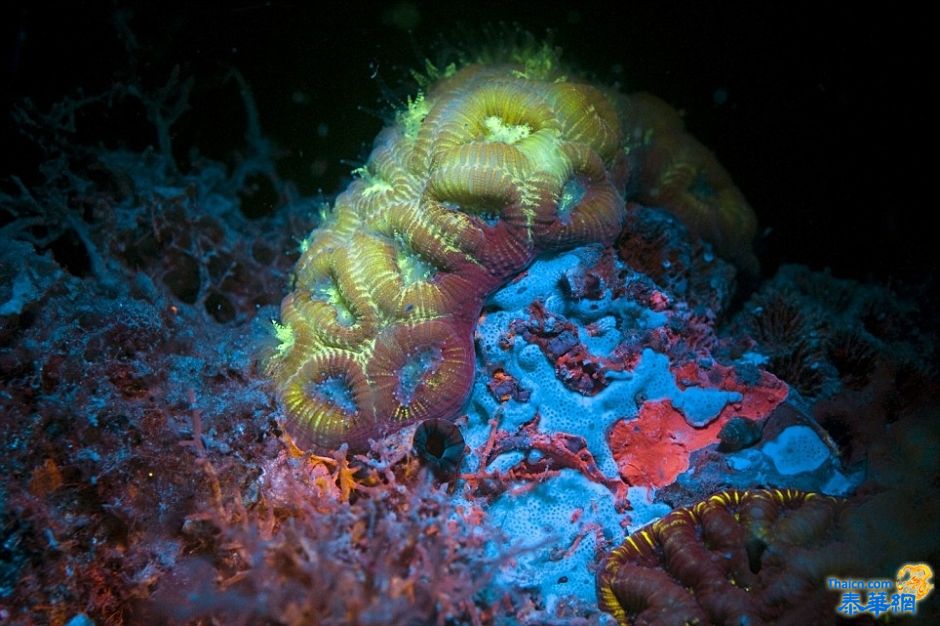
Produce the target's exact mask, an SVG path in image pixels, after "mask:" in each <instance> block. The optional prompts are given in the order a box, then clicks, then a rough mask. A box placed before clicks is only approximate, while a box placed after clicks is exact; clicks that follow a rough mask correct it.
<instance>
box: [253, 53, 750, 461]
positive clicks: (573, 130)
mask: <svg viewBox="0 0 940 626" xmlns="http://www.w3.org/2000/svg"><path fill="white" fill-rule="evenodd" d="M541 54H542V55H543V58H542V59H541V62H540V63H531V62H530V63H525V62H523V63H517V64H511V63H506V64H479V63H478V64H470V65H467V66H466V67H463V68H462V69H460V70H459V71H457V70H456V69H454V68H450V69H448V70H446V71H444V72H442V73H440V72H438V73H439V74H442V75H443V78H442V79H441V80H439V81H438V82H437V83H436V84H434V85H432V86H431V87H430V89H429V90H428V93H427V94H426V95H425V94H419V95H418V97H416V98H415V99H414V100H412V101H410V102H409V106H408V108H407V110H406V111H404V112H402V113H401V114H399V116H398V119H397V123H396V124H395V125H394V126H392V127H390V128H387V129H385V130H384V131H383V132H382V133H381V134H380V135H379V137H378V138H377V140H376V144H375V148H374V150H373V152H372V154H371V156H370V157H369V159H368V162H367V163H366V165H365V166H364V167H362V168H360V169H359V170H357V172H358V173H359V174H360V176H359V178H358V179H357V180H355V181H354V182H353V183H352V184H351V185H350V186H349V188H348V189H347V190H346V191H345V192H343V193H342V194H340V195H339V196H338V197H337V199H336V202H335V206H334V208H333V211H332V214H331V216H330V217H329V219H328V220H327V221H326V222H325V223H324V224H323V225H322V226H321V227H320V228H318V229H316V230H314V231H313V233H312V234H311V235H310V237H309V238H308V239H307V240H306V241H305V242H304V248H305V249H304V252H303V255H302V256H301V258H300V260H299V261H298V263H297V266H296V268H295V278H296V281H295V286H294V291H293V292H292V293H291V294H289V295H288V296H287V297H286V298H285V299H284V301H283V303H282V305H281V318H282V320H281V321H282V324H281V325H279V327H278V329H279V333H278V334H279V336H280V338H281V340H282V343H281V345H280V346H279V348H278V350H277V354H276V355H274V356H273V357H272V359H271V363H270V371H271V374H272V376H273V378H274V380H275V382H276V385H277V389H278V392H279V394H280V397H281V399H282V401H283V404H284V405H285V407H286V412H287V414H288V415H289V418H290V423H289V428H290V430H291V432H292V434H293V435H294V436H295V437H296V438H297V440H298V442H299V443H300V444H301V445H304V446H309V445H317V446H323V447H335V446H337V445H339V444H340V443H343V442H346V443H348V444H349V446H350V447H351V448H352V449H363V448H365V447H366V446H367V442H368V440H369V439H370V438H376V437H379V436H381V435H383V434H385V433H387V432H392V431H395V430H397V429H399V428H401V427H402V426H404V425H406V424H409V423H413V422H417V421H421V420H425V419H433V418H444V419H450V418H452V417H453V416H454V415H456V413H457V412H458V411H459V410H460V408H461V406H462V404H463V402H464V400H465V399H466V397H467V394H468V393H469V390H470V386H471V383H472V378H473V371H474V350H473V341H472V333H473V329H474V326H475V324H476V322H477V318H478V316H479V313H480V309H481V306H482V304H483V300H484V298H485V297H486V296H487V295H488V294H490V293H491V292H492V291H493V290H495V289H496V288H498V287H499V286H501V285H503V284H505V283H506V282H507V281H508V280H509V279H511V278H513V277H514V276H516V275H517V274H519V273H520V272H521V271H522V270H523V269H525V267H526V266H527V265H528V264H529V263H531V262H532V260H533V259H535V257H536V256H537V255H538V254H540V253H543V252H547V251H553V250H561V249H566V248H570V247H573V246H577V245H581V244H585V243H592V242H597V243H602V244H610V243H612V242H613V241H614V240H615V238H616V237H617V236H618V234H619V233H620V231H621V227H622V225H623V222H624V219H625V214H626V212H625V200H626V199H627V198H628V197H630V196H631V195H632V196H635V197H636V198H638V199H640V200H649V201H651V202H655V203H656V204H658V205H661V206H664V207H665V208H667V209H668V210H670V211H673V212H674V213H675V214H677V215H678V216H679V217H680V218H681V219H683V220H684V221H686V222H688V223H689V224H690V227H691V228H692V230H693V231H694V232H695V233H696V234H699V235H702V236H704V237H705V238H708V239H711V240H713V241H714V242H715V244H716V245H717V246H718V249H719V250H720V251H722V252H726V253H729V254H731V253H733V252H734V251H737V254H736V255H735V256H736V259H737V260H738V261H739V263H740V264H741V265H742V266H744V267H752V266H753V263H752V262H751V261H752V257H751V256H750V239H751V237H752V236H753V233H754V226H755V220H754V216H753V213H752V211H751V209H750V207H749V206H748V205H747V203H746V202H745V201H744V199H743V196H742V195H741V193H740V192H739V191H738V190H737V189H736V188H735V187H734V185H733V184H732V183H731V182H730V178H729V177H728V175H727V173H726V172H725V171H724V169H722V168H721V166H720V165H718V163H717V162H716V161H715V160H714V158H713V156H712V155H711V154H710V153H709V152H708V151H707V150H706V149H705V148H704V147H702V146H701V145H700V144H699V143H698V142H697V141H695V140H694V139H693V138H692V137H691V136H690V135H688V134H687V133H685V132H684V131H683V130H682V127H681V122H679V121H678V117H677V114H675V112H674V111H672V110H671V109H669V107H667V106H666V105H663V104H661V103H659V102H658V101H654V100H652V99H651V98H649V97H646V96H638V97H635V98H633V99H630V98H625V97H623V96H621V95H619V94H616V93H613V92H608V91H605V90H602V89H599V88H596V87H593V86H591V85H589V84H587V83H585V82H581V81H579V80H576V79H572V78H569V77H566V76H564V75H562V73H561V70H560V67H559V64H558V59H557V56H556V55H555V53H554V52H552V51H548V49H547V48H544V49H543V51H542V53H541ZM516 60H517V61H518V60H519V59H516Z"/></svg>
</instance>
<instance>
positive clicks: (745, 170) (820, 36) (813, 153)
mask: <svg viewBox="0 0 940 626" xmlns="http://www.w3.org/2000/svg"><path fill="white" fill-rule="evenodd" d="M618 4H619V6H618V7H617V8H616V9H610V8H607V9H605V8H602V7H601V6H600V5H598V4H579V6H577V7H576V6H575V4H574V3H572V4H571V5H566V4H558V3H550V2H548V3H547V2H539V3H509V2H493V1H484V2H473V3H459V4H458V3H433V4H429V5H427V6H425V5H422V4H418V3H409V2H400V3H394V2H393V3H388V4H386V5H379V4H376V5H372V4H361V3H353V2H349V3H336V4H332V5H321V7H320V8H317V9H314V8H312V6H311V5H308V4H307V3H303V2H281V1H272V2H263V1H258V2H254V1H250V0H244V1H241V2H232V3H203V4H201V5H199V6H189V7H183V6H181V5H174V3H163V2H160V3H157V2H151V3H145V2H133V3H109V2H97V3H69V6H68V7H57V6H54V5H52V4H48V3H47V4H45V5H42V4H38V5H37V4H35V3H26V2H20V3H12V4H7V5H5V7H4V9H3V14H4V15H3V19H2V20H0V22H2V28H3V40H2V41H3V49H2V54H3V66H2V71H3V78H2V80H3V88H2V98H3V113H4V116H3V118H2V131H0V132H2V134H0V141H2V145H3V150H2V153H3V165H2V169H0V178H2V179H4V180H3V182H2V183H0V184H7V181H8V179H9V175H10V174H16V175H18V176H20V177H22V178H23V179H24V180H26V181H35V180H37V179H36V176H37V173H36V166H37V164H38V162H39V154H38V152H37V150H36V149H35V146H33V145H31V144H30V143H29V142H28V141H26V140H24V139H23V138H22V136H21V135H20V134H19V133H18V132H17V128H16V126H15V124H14V123H13V121H12V119H11V117H10V116H9V114H8V112H9V110H10V108H11V106H12V105H13V104H15V103H16V102H17V101H19V100H20V99H21V98H23V97H30V98H32V99H33V100H34V101H35V102H36V103H37V104H39V105H40V106H41V107H46V106H48V105H49V104H51V103H52V102H54V101H56V100H57V99H59V98H60V97H62V96H63V95H69V94H74V93H76V90H77V89H82V90H84V93H85V94H94V93H99V92H102V91H105V90H107V89H108V88H109V86H110V85H112V84H113V83H114V82H115V81H118V80H127V79H128V77H130V76H131V75H134V74H136V75H137V76H138V77H140V79H141V81H142V82H143V84H144V85H146V86H152V87H157V86H159V85H161V84H162V83H163V82H164V81H165V80H166V77H167V76H168V75H169V74H170V72H171V70H172V68H173V67H174V66H177V65H178V66H179V68H180V72H181V75H183V76H194V77H195V84H194V89H193V93H192V98H191V104H192V109H191V110H190V111H189V112H188V113H187V114H186V115H184V116H183V117H182V118H181V119H180V122H179V124H178V125H177V126H176V127H175V130H176V135H175V136H174V142H175V148H176V150H177V152H178V153H179V156H180V158H181V160H182V162H183V163H185V160H186V156H187V154H188V151H189V148H190V147H192V146H196V147H198V148H199V150H200V151H201V152H202V153H203V154H207V155H209V156H212V157H215V158H219V159H228V160H230V161H231V160H232V159H234V158H236V157H235V156H234V155H235V154H236V153H237V151H238V149H239V148H240V147H241V146H242V145H243V132H244V112H243V109H242V106H241V102H240V100H239V98H238V96H237V91H236V86H235V84H234V82H233V81H227V82H225V81H223V80H222V79H223V78H224V76H225V75H226V72H227V71H228V69H229V68H231V67H234V68H237V69H238V70H239V71H240V72H242V73H243V74H244V76H245V77H246V79H247V80H248V83H249V84H250V85H251V87H252V89H253V90H254V95H255V98H256V100H257V103H258V109H259V114H260V121H261V124H262V128H263V131H264V132H265V133H266V134H267V136H268V137H270V138H271V139H272V140H273V141H274V142H275V143H276V145H277V146H279V147H280V149H281V152H280V155H281V156H280V158H279V161H278V167H279V171H280V173H281V175H282V176H283V177H284V178H286V179H288V180H291V181H292V182H293V183H294V184H295V185H296V186H297V187H298V188H299V189H300V190H301V191H302V192H304V193H312V192H315V191H317V190H322V191H323V192H324V193H326V194H333V193H335V192H337V191H338V190H340V189H342V188H343V186H344V185H345V184H346V182H348V180H349V171H350V170H351V169H352V168H353V167H355V165H356V163H358V162H360V161H361V160H362V159H363V158H364V156H365V155H366V154H367V151H368V147H369V145H370V143H371V141H372V138H373V137H374V136H375V134H376V132H377V131H378V130H379V129H380V128H381V127H382V126H383V125H384V122H383V119H382V117H381V114H382V113H385V114H386V115H387V112H388V111H389V110H390V109H389V103H390V102H391V103H392V104H395V103H397V102H399V101H400V100H402V99H403V98H404V97H405V96H406V95H407V94H409V93H412V92H413V90H414V88H415V87H414V84H413V83H412V82H410V81H409V79H408V70H409V69H410V68H415V67H420V66H421V65H422V64H423V60H424V59H425V58H431V59H439V58H443V57H442V56H441V55H442V54H443V55H446V53H447V51H448V42H454V41H471V42H472V41H477V40H479V39H480V36H479V32H480V30H479V27H480V25H481V24H484V23H487V22H491V23H494V22H499V21H503V22H506V23H518V24H519V25H521V26H522V27H524V28H526V29H528V30H530V31H531V32H533V33H534V34H536V35H541V34H543V33H544V32H545V31H546V29H548V28H551V29H554V31H555V38H554V40H555V42H556V43H557V44H558V45H559V46H561V47H563V48H564V50H565V58H566V59H567V60H569V61H571V62H573V63H574V64H575V65H576V66H578V67H580V68H583V69H584V70H586V71H587V72H589V73H591V74H593V75H594V76H596V78H597V79H598V80H600V81H602V82H606V83H613V82H618V83H620V84H621V85H622V88H623V89H624V90H626V91H639V90H646V91H650V92H652V93H655V94H657V95H658V96H660V97H662V98H664V99H665V100H667V101H669V102H670V103H671V104H673V105H674V106H676V107H677V108H680V109H682V110H684V111H685V112H686V120H687V125H688V126H689V128H690V129H691V130H692V132H693V133H694V134H695V135H696V136H697V137H698V138H699V139H700V140H701V141H702V142H703V143H705V144H706V145H707V146H709V147H710V148H712V149H713V150H714V151H715V152H716V153H717V154H718V156H719V159H720V160H721V162H722V163H723V164H724V165H725V166H726V167H727V169H728V170H729V171H730V172H731V173H732V176H733V177H734V179H735V181H736V182H737V184H738V185H739V186H740V187H741V188H742V190H743V191H744V193H745V194H746V196H747V197H748V199H749V200H750V202H751V203H752V205H753V206H754V208H755V210H756V211H757V214H758V216H759V218H760V222H761V226H762V229H764V230H765V232H764V235H763V236H762V237H761V238H760V240H759V241H758V242H757V250H758V254H759V256H760V258H761V261H762V263H763V265H764V273H765V274H766V275H772V274H773V272H774V271H775V269H776V267H777V266H779V264H781V263H784V262H801V263H806V264H808V265H810V266H811V267H813V268H816V269H822V268H826V267H831V268H832V271H833V273H834V274H836V275H838V276H842V277H851V278H858V279H862V280H866V279H870V278H876V279H879V280H886V281H889V282H891V283H892V284H894V285H897V286H899V287H900V288H901V289H906V286H905V285H906V284H920V285H923V284H925V283H930V282H931V281H932V280H933V276H934V269H935V268H936V257H937V254H936V252H935V250H936V243H935V240H936V235H935V233H934V232H932V230H931V229H930V228H928V227H927V226H926V219H927V216H928V215H930V214H931V213H933V212H935V211H936V204H937V203H936V198H935V194H933V193H930V192H929V188H930V182H931V180H932V179H933V178H934V177H935V176H936V173H935V167H936V166H935V162H936V159H935V158H934V157H933V156H931V155H932V154H933V152H934V142H935V138H934V136H935V135H936V133H935V130H934V127H935V126H936V124H935V121H932V120H933V119H934V116H935V115H936V112H935V111H932V110H931V107H932V106H933V104H934V103H935V98H936V95H935V94H936V92H937V84H936V83H937V72H936V69H935V67H934V66H932V65H931V64H930V62H929V61H928V59H929V58H931V57H932V56H934V54H933V53H935V52H936V48H937V46H936V43H935V42H934V41H931V39H932V34H931V32H930V26H929V20H927V19H926V17H925V16H923V15H917V14H916V13H915V12H911V11H910V10H909V9H908V10H907V11H905V10H904V9H903V8H902V9H900V10H896V9H892V10H889V8H888V7H886V6H883V7H880V8H877V9H859V8H857V7H855V6H854V5H853V6H852V7H849V6H848V5H845V6H841V5H840V6H829V7H826V8H820V7H819V6H815V5H813V4H799V3H798V4H793V3H786V4H784V3H779V4H777V5H775V6H773V7H769V6H763V5H762V4H761V5H760V6H752V5H750V4H749V5H748V6H747V7H745V6H744V5H737V3H697V2H696V3H693V2H681V3H618ZM661 4H665V5H666V6H665V7H664V6H660V5H661ZM118 22H122V23H124V24H126V25H127V26H128V27H129V29H130V32H131V33H132V34H133V38H134V39H135V40H136V44H137V51H136V52H135V53H134V55H133V58H130V57H129V55H128V53H127V50H126V46H125V43H126V41H127V38H126V37H125V39H124V41H122V39H121V38H120V37H119V36H118V28H116V26H115V24H116V23H118ZM376 113H378V114H379V115H376ZM78 130H79V133H78V135H77V139H78V140H81V141H92V142H98V141H101V142H104V143H105V145H107V146H117V145H120V144H124V145H127V146H129V147H132V148H138V149H142V148H144V147H146V146H147V145H149V144H152V143H153V142H154V137H153V131H152V129H151V127H150V126H149V125H148V124H147V123H146V121H145V119H144V116H143V112H142V111H141V110H140V108H139V107H137V108H135V107H134V106H130V105H128V106H119V107H116V108H115V109H113V110H111V111H110V112H108V114H107V115H100V116H96V115H94V114H89V115H88V116H87V117H86V118H84V119H80V120H79V124H78ZM898 281H901V282H898Z"/></svg>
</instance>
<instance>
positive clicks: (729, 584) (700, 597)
mask: <svg viewBox="0 0 940 626" xmlns="http://www.w3.org/2000/svg"><path fill="white" fill-rule="evenodd" d="M842 506H843V501H840V500H838V499H836V498H832V497H829V496H824V495H819V494H815V493H810V492H805V491H796V490H793V489H756V490H751V491H739V490H729V491H725V492H721V493H718V494H716V495H714V496H711V497H710V498H707V499H705V500H702V501H700V502H698V503H696V504H694V505H692V506H690V507H684V508H679V509H676V510H674V511H672V512H671V513H670V514H668V515H667V516H665V517H664V518H662V519H660V520H659V521H657V522H654V523H652V524H650V525H648V526H646V527H645V528H642V529H640V530H638V531H636V532H635V533H633V534H631V535H630V536H629V537H628V538H627V540H626V541H625V542H624V543H623V545H621V546H620V547H618V548H616V549H614V550H613V551H612V552H611V553H610V554H609V555H608V556H607V557H606V558H605V559H604V560H603V562H602V563H601V566H600V568H599V569H598V572H597V590H598V598H599V603H600V607H601V609H603V610H604V611H606V612H608V613H610V614H611V615H613V616H614V618H616V620H617V622H618V623H619V624H621V625H623V626H626V625H628V624H631V623H642V624H745V623H746V624H763V623H773V622H774V621H775V620H777V619H778V618H780V617H781V615H783V614H785V613H786V612H787V611H788V610H789V609H792V608H793V607H799V606H800V604H801V594H804V593H807V592H818V591H823V587H822V582H821V577H822V576H823V575H824V574H826V573H827V572H826V571H825V570H826V568H827V567H828V566H831V565H832V561H833V560H834V559H825V558H823V559H810V558H808V557H807V554H808V553H809V552H810V549H811V548H813V547H817V549H819V550H820V551H824V550H825V549H824V548H818V544H820V543H821V542H822V540H823V539H824V538H826V535H827V531H829V530H830V529H831V528H832V527H833V526H834V525H835V523H836V520H837V518H838V515H839V513H840V510H841V507H842ZM837 558H838V557H837V556H836V557H835V559H837ZM765 566H766V567H765ZM816 578H819V579H820V580H815V579H816ZM792 623H800V622H799V620H798V621H794V622H792Z"/></svg>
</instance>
